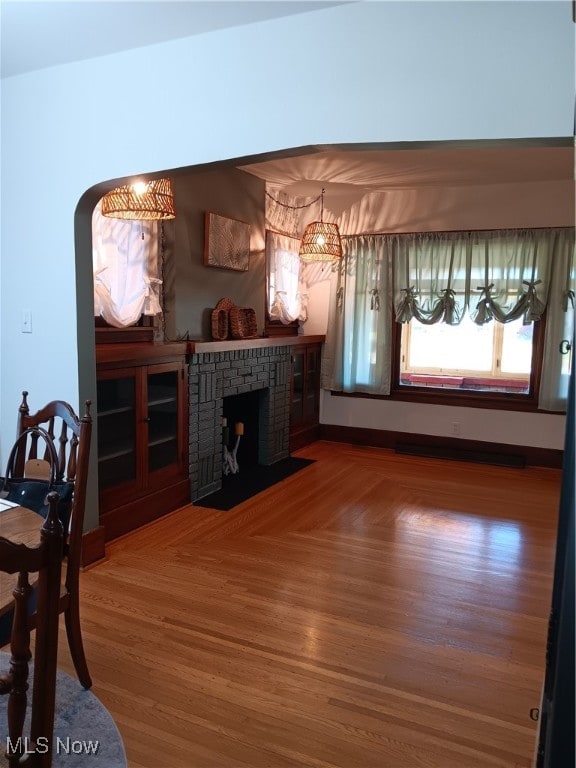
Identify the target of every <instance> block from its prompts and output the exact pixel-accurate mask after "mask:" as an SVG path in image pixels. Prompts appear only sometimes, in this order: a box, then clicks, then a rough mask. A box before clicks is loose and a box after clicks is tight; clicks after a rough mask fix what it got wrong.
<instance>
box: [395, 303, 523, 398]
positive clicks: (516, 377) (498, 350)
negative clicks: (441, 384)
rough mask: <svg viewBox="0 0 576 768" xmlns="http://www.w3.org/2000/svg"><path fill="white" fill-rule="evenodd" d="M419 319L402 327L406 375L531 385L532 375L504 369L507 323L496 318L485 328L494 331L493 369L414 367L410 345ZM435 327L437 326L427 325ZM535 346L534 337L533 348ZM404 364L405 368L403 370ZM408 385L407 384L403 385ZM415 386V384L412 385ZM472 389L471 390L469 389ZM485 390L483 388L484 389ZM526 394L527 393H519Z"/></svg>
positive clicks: (401, 351)
mask: <svg viewBox="0 0 576 768" xmlns="http://www.w3.org/2000/svg"><path fill="white" fill-rule="evenodd" d="M413 322H414V323H417V322H418V321H417V320H416V319H415V318H414V319H413V320H412V321H411V322H410V323H404V324H403V325H402V327H401V329H400V338H401V342H400V343H401V350H400V369H401V373H403V374H404V375H405V376H411V375H416V376H431V377H438V378H440V377H446V378H453V377H455V378H473V379H489V380H490V381H493V382H494V384H495V385H497V384H498V382H502V381H508V382H511V381H514V382H518V384H523V383H527V384H528V386H530V379H531V375H530V373H531V372H530V373H529V374H524V373H513V372H507V371H503V370H502V359H503V357H504V328H505V323H499V322H497V321H495V320H492V321H491V322H489V323H487V324H486V325H485V326H483V328H486V329H489V330H491V331H492V354H491V370H481V369H476V368H442V367H434V366H419V367H412V366H410V365H409V364H408V360H409V357H410V353H409V347H410V338H411V335H412V323H413ZM531 325H532V326H533V329H532V334H533V335H534V326H535V323H532V324H531ZM427 327H430V328H432V327H435V326H427ZM533 347H534V338H532V350H533ZM402 366H404V370H403V371H402ZM403 386H406V385H403ZM410 386H414V385H410ZM468 391H470V390H468ZM482 391H483V390H482ZM519 394H524V395H526V394H527V393H525V392H524V393H519Z"/></svg>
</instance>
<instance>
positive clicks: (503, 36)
mask: <svg viewBox="0 0 576 768" xmlns="http://www.w3.org/2000/svg"><path fill="white" fill-rule="evenodd" d="M6 32H7V33H9V30H6ZM573 51H574V43H573V22H572V19H571V4H570V3H569V2H567V1H566V2H558V3H556V2H554V3H549V2H525V3H524V2H509V3H505V2H502V3H500V2H498V3H487V2H478V3H476V2H460V3H459V2H446V3H442V2H440V3H436V2H424V3H422V4H417V3H411V2H408V3H402V2H391V3H389V2H377V3H354V4H350V5H344V6H340V7H337V8H332V9H329V10H325V11H318V12H313V13H308V14H306V16H302V15H301V16H292V17H289V18H285V19H281V20H277V21H271V22H266V23H261V24H256V25H251V26H245V27H241V28H237V29H232V30H224V31H219V32H214V33H211V34H208V35H203V36H198V37H193V38H188V39H180V40H176V41H173V42H169V43H164V44H161V45H158V46H151V47H149V48H144V49H135V50H131V51H127V52H125V53H122V54H117V55H112V56H108V57H102V58H100V59H94V60H89V61H84V62H79V63H76V64H70V65H65V66H61V67H54V68H51V69H47V70H44V71H40V72H33V73H30V74H26V75H21V76H16V77H13V78H8V79H6V80H4V81H3V87H2V94H1V107H2V110H1V112H2V117H1V120H2V124H1V127H2V137H1V141H2V145H1V149H2V177H1V178H2V232H1V246H2V249H1V264H0V268H1V272H0V324H1V334H2V335H1V350H2V368H1V371H0V436H1V439H2V444H3V445H5V444H6V442H10V441H11V439H12V435H13V434H14V423H15V413H16V407H17V404H18V403H19V399H20V392H21V390H22V389H23V388H27V389H29V390H30V392H31V397H30V400H31V403H32V406H33V407H35V406H37V405H40V404H42V403H44V402H45V401H47V400H49V399H51V398H53V397H63V398H65V399H68V400H69V401H70V402H71V403H72V404H73V405H75V406H76V407H77V406H78V402H79V399H80V398H84V397H85V396H90V395H92V396H94V387H93V386H92V391H90V389H91V388H90V386H89V385H88V384H87V383H86V382H89V381H92V380H93V376H92V373H91V365H92V364H91V359H92V358H93V338H92V336H91V334H90V328H89V323H88V320H89V317H90V314H91V313H90V308H89V307H86V306H84V304H85V303H86V302H87V297H88V296H89V290H90V286H89V280H90V278H89V271H88V270H87V269H86V263H85V261H86V260H87V259H89V256H88V257H87V256H86V251H87V253H88V254H89V247H88V246H87V245H86V243H85V242H84V243H83V245H82V243H81V238H78V242H77V243H76V244H75V230H74V213H75V209H76V206H77V203H78V201H79V200H80V198H81V197H82V195H83V193H84V192H85V191H86V190H88V189H90V188H91V187H93V185H97V184H98V183H99V182H101V181H103V180H106V179H116V178H120V177H124V176H128V175H131V174H136V173H138V174H139V173H144V172H152V171H156V170H162V169H171V168H178V167H182V166H186V165H195V164H199V163H209V162H211V161H215V160H221V159H226V158H235V157H243V156H247V155H251V154H259V153H262V152H265V151H268V150H276V149H283V148H287V147H298V146H303V145H308V144H312V143H317V144H325V143H339V142H351V143H353V142H387V141H436V140H451V139H478V138H484V139H493V138H515V137H527V136H530V137H548V136H567V135H571V133H572V121H573V113H572V110H573V93H574V88H573V60H574V56H573ZM143 73H145V76H143ZM317 86H321V87H322V89H323V98H322V99H321V102H319V100H318V92H317V89H316V87H317ZM319 104H321V108H319ZM287 105H290V108H287ZM302 115H306V119H303V117H302ZM311 116H313V119H312V118H311ZM96 197H97V195H95V196H94V199H95V198H96ZM86 231H89V230H86V228H85V229H84V230H83V232H84V233H85V232H86ZM76 250H78V254H79V259H82V261H79V263H78V266H77V269H75V253H76ZM77 279H78V290H79V291H80V294H81V297H82V298H81V304H78V303H77V301H76V290H77V286H76V281H77ZM86 283H88V285H87V284H86ZM27 308H31V309H32V326H33V333H32V334H28V335H26V334H22V333H21V332H20V317H21V311H22V309H27ZM77 317H80V330H79V331H78V329H77ZM79 361H80V362H79ZM79 365H80V366H81V367H82V370H81V371H79V370H78V368H79ZM85 368H86V371H87V372H86V371H84V369H85ZM83 371H84V372H85V373H86V376H85V377H84V378H83V376H82V372H83ZM85 379H86V381H85ZM79 381H80V382H83V383H82V384H81V387H82V392H81V393H80V394H79V392H78V383H79ZM92 522H95V521H92Z"/></svg>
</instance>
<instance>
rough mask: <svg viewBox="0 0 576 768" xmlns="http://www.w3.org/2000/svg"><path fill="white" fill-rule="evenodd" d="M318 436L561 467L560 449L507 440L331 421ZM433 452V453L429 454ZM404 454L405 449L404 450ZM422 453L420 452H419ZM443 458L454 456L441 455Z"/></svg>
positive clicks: (530, 464) (323, 425) (385, 446)
mask: <svg viewBox="0 0 576 768" xmlns="http://www.w3.org/2000/svg"><path fill="white" fill-rule="evenodd" d="M320 439H322V440H330V441H332V442H336V443H351V444H352V445H370V446H374V447H375V448H391V449H392V450H396V449H397V447H398V446H402V445H404V446H410V449H409V450H410V452H415V450H416V449H421V450H422V452H424V451H426V452H427V453H426V455H436V456H437V457H438V458H442V457H441V456H440V455H439V454H440V453H442V452H444V453H449V452H452V453H453V454H458V453H462V452H465V453H466V454H469V456H470V457H469V458H467V459H466V460H467V461H474V460H475V459H474V458H472V457H473V456H474V454H477V456H478V458H477V459H476V460H477V461H481V460H482V457H484V459H485V458H486V456H487V455H490V457H491V458H493V459H494V462H492V461H491V462H490V463H495V461H496V460H497V458H498V457H500V458H501V459H502V463H503V464H506V465H507V466H510V465H512V462H516V463H514V466H521V464H522V463H523V464H524V465H525V466H528V467H550V468H552V469H561V468H562V459H563V456H564V451H560V450H555V449H553V448H537V447H534V446H530V445H509V444H507V443H488V442H484V441H482V440H465V439H461V438H454V437H440V436H438V435H419V434H414V433H411V432H393V431H390V430H384V429H366V428H364V427H345V426H338V425H335V424H321V425H320ZM432 451H434V452H435V454H431V452H432ZM405 452H406V453H407V452H408V451H405ZM420 455H422V453H421V454H420ZM444 458H454V455H452V456H444Z"/></svg>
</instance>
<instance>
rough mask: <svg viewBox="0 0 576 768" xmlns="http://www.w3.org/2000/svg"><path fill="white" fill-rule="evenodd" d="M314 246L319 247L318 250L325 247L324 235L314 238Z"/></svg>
mask: <svg viewBox="0 0 576 768" xmlns="http://www.w3.org/2000/svg"><path fill="white" fill-rule="evenodd" d="M316 245H319V246H320V248H322V247H323V246H324V245H326V240H325V239H324V235H318V237H317V238H316Z"/></svg>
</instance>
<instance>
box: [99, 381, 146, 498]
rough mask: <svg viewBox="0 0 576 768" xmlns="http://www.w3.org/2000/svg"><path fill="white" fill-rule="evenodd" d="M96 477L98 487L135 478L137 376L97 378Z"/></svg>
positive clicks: (106, 486)
mask: <svg viewBox="0 0 576 768" xmlns="http://www.w3.org/2000/svg"><path fill="white" fill-rule="evenodd" d="M97 392H98V478H99V484H100V487H101V488H108V487H109V486H111V485H117V484H119V483H126V482H130V481H135V480H136V472H137V465H136V377H135V376H134V375H126V376H116V377H115V378H110V379H107V378H106V379H99V380H98V382H97Z"/></svg>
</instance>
